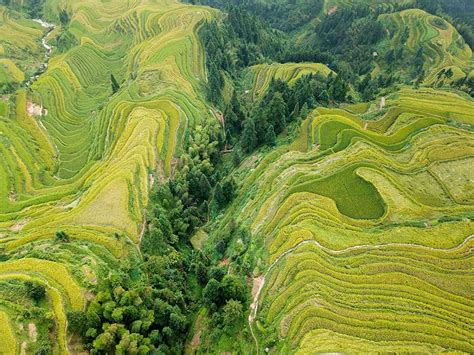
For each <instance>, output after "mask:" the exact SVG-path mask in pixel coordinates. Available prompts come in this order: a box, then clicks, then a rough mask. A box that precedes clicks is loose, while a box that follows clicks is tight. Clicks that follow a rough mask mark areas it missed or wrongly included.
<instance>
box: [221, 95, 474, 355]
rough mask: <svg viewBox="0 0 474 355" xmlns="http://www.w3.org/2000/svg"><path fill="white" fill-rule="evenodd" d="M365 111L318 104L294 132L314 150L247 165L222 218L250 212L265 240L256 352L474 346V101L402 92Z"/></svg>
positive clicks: (286, 151)
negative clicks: (355, 111) (299, 128)
mask: <svg viewBox="0 0 474 355" xmlns="http://www.w3.org/2000/svg"><path fill="white" fill-rule="evenodd" d="M349 108H350V107H349ZM364 111H366V112H364V113H359V114H355V113H351V112H348V111H345V110H343V109H325V108H317V109H316V110H314V111H313V112H312V113H311V114H310V115H309V117H308V118H307V119H306V121H304V122H303V125H302V129H301V135H302V137H300V138H298V139H297V140H296V141H305V140H308V142H309V144H308V145H307V148H306V149H302V148H304V146H298V147H296V146H295V144H290V145H288V146H281V147H278V148H275V149H274V150H272V151H270V152H268V153H265V154H262V153H260V154H257V155H256V156H254V157H252V159H251V160H249V162H247V163H244V164H243V165H244V166H245V167H246V169H243V170H241V171H238V172H237V174H239V179H238V180H239V181H241V183H240V190H239V191H240V194H239V195H238V197H237V198H236V200H235V201H234V202H233V204H232V205H231V207H230V209H229V211H228V212H227V213H226V215H225V216H223V219H222V223H224V224H225V223H228V222H229V220H230V219H232V218H236V217H235V216H239V217H238V219H239V220H240V221H241V222H242V223H248V224H249V227H250V230H251V232H252V235H253V237H254V238H255V239H257V240H261V241H262V243H263V246H261V247H256V248H261V249H259V250H261V255H262V260H261V261H262V263H260V264H259V265H260V266H258V267H257V270H256V271H255V277H256V280H257V277H258V279H259V280H262V278H263V285H262V286H261V289H260V291H259V292H257V293H256V295H255V296H254V304H256V307H255V306H254V307H253V308H252V311H251V316H250V323H251V325H252V327H253V330H254V332H255V334H256V337H257V340H258V346H259V348H260V350H261V351H263V350H264V349H265V347H270V348H272V349H274V350H275V349H277V350H275V351H278V352H283V353H293V352H295V353H301V354H309V353H314V352H347V351H349V352H402V351H403V352H405V351H409V352H440V351H462V352H472V351H474V347H473V345H472V341H471V340H472V338H473V335H474V322H473V319H474V313H473V308H474V298H473V292H472V291H473V288H472V287H473V285H474V277H473V275H474V273H473V270H474V257H473V254H472V247H473V243H474V239H473V235H474V227H473V224H472V219H473V218H474V199H473V196H472V190H473V188H474V186H473V179H474V175H473V172H472V169H471V168H470V167H471V166H472V162H473V155H474V145H473V142H474V134H473V132H472V127H473V124H474V120H473V117H474V102H473V101H472V99H471V98H466V97H465V96H462V95H460V94H456V93H454V92H450V91H442V90H435V89H428V88H424V89H417V90H415V89H408V88H404V89H401V90H400V91H398V92H395V93H394V94H391V95H390V96H388V97H387V101H386V106H385V107H384V108H383V109H382V110H380V109H379V108H378V107H377V105H376V104H368V105H367V106H366V110H364ZM361 112H362V111H361Z"/></svg>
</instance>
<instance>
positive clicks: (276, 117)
mask: <svg viewBox="0 0 474 355" xmlns="http://www.w3.org/2000/svg"><path fill="white" fill-rule="evenodd" d="M287 111H288V108H287V107H286V103H285V101H284V100H283V96H282V94H281V93H279V92H276V93H275V94H274V95H273V98H272V99H271V101H270V103H269V105H268V107H267V110H266V117H267V118H268V121H269V123H270V124H271V125H272V126H273V129H274V131H275V134H279V133H281V132H282V131H283V129H284V128H285V126H286V116H287ZM267 129H268V128H267ZM267 129H266V130H265V134H266V132H267Z"/></svg>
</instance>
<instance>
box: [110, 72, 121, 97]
mask: <svg viewBox="0 0 474 355" xmlns="http://www.w3.org/2000/svg"><path fill="white" fill-rule="evenodd" d="M110 81H111V83H112V93H113V94H115V93H116V92H117V91H119V89H120V85H119V83H118V82H117V79H115V76H114V74H110Z"/></svg>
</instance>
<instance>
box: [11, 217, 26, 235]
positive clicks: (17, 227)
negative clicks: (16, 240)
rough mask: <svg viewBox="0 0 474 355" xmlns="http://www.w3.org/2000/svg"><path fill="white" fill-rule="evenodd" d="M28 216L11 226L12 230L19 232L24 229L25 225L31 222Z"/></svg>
mask: <svg viewBox="0 0 474 355" xmlns="http://www.w3.org/2000/svg"><path fill="white" fill-rule="evenodd" d="M29 221H30V220H29V219H28V218H26V219H22V220H21V221H18V222H16V223H15V224H14V225H13V226H11V227H10V230H11V231H12V232H19V231H21V230H22V229H23V227H24V226H25V225H26V224H27V223H28V222H29Z"/></svg>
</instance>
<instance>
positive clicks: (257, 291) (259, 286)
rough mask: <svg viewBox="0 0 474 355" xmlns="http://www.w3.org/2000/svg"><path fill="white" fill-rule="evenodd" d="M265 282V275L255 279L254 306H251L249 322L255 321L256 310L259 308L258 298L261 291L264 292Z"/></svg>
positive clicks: (253, 287)
mask: <svg viewBox="0 0 474 355" xmlns="http://www.w3.org/2000/svg"><path fill="white" fill-rule="evenodd" d="M264 282H265V277H264V276H263V275H261V276H259V277H254V279H253V285H252V304H251V305H250V315H249V321H253V319H254V318H255V315H254V310H255V308H256V307H257V302H258V296H259V294H260V291H261V290H262V286H263V284H264Z"/></svg>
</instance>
